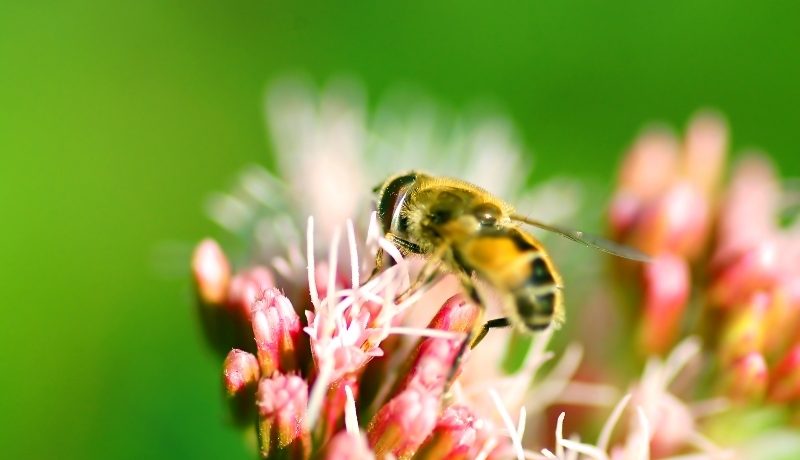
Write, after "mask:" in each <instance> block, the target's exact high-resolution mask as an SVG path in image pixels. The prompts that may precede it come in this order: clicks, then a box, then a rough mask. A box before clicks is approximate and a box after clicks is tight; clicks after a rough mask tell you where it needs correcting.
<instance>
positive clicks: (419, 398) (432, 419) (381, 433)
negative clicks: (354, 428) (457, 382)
mask: <svg viewBox="0 0 800 460" xmlns="http://www.w3.org/2000/svg"><path fill="white" fill-rule="evenodd" d="M439 405H440V401H439V398H438V397H436V396H434V395H432V394H430V393H429V392H428V391H425V390H420V389H413V388H410V389H408V390H406V391H404V392H402V393H400V394H399V395H397V396H395V397H394V398H393V399H392V400H391V401H389V402H388V403H386V404H385V405H384V406H383V407H381V408H380V410H378V413H377V414H375V417H374V418H373V419H372V422H370V425H369V430H368V433H367V439H368V440H369V444H370V446H372V448H373V449H374V450H375V453H376V454H377V456H378V458H382V457H383V456H385V455H386V454H387V453H392V454H394V455H395V456H397V457H400V458H407V457H410V456H411V455H413V454H414V452H415V451H416V450H417V448H418V447H419V446H420V444H422V442H423V441H424V440H425V438H427V437H428V434H430V432H431V431H432V430H433V427H434V426H436V419H437V417H438V412H439Z"/></svg>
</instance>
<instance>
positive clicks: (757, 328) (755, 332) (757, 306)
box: [719, 293, 770, 365]
mask: <svg viewBox="0 0 800 460" xmlns="http://www.w3.org/2000/svg"><path fill="white" fill-rule="evenodd" d="M769 304H770V296H769V295H767V294H763V293H758V294H755V295H753V296H752V297H751V298H750V301H749V302H748V303H746V304H744V305H741V306H739V307H736V310H735V311H734V312H733V313H732V315H731V317H730V318H729V319H728V321H727V323H726V324H725V325H724V328H723V332H722V338H721V340H720V343H719V353H720V359H721V360H722V362H723V364H724V365H731V363H733V362H735V361H736V360H738V359H739V358H742V357H744V356H746V355H748V354H749V353H752V352H758V353H761V352H762V351H763V349H764V334H765V330H764V316H765V313H766V311H767V308H769Z"/></svg>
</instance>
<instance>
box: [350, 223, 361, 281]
mask: <svg viewBox="0 0 800 460" xmlns="http://www.w3.org/2000/svg"><path fill="white" fill-rule="evenodd" d="M347 243H348V245H349V247H350V286H351V287H352V288H353V289H356V288H358V286H359V283H360V280H359V279H358V278H359V275H360V273H359V271H360V269H361V267H360V266H359V263H358V249H357V248H356V231H355V229H354V228H353V221H352V220H351V219H347Z"/></svg>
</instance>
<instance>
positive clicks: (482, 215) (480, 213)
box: [472, 203, 502, 226]
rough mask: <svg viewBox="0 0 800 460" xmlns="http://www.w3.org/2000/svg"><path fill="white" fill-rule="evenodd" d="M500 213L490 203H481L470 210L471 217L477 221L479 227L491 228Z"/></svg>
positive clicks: (498, 209)
mask: <svg viewBox="0 0 800 460" xmlns="http://www.w3.org/2000/svg"><path fill="white" fill-rule="evenodd" d="M501 212H502V211H500V208H498V207H497V206H495V205H493V204H491V203H482V204H479V205H478V206H476V207H475V209H473V210H472V215H473V216H475V218H476V219H478V222H480V224H481V225H483V226H491V225H495V224H496V223H497V219H499V218H500V213H501Z"/></svg>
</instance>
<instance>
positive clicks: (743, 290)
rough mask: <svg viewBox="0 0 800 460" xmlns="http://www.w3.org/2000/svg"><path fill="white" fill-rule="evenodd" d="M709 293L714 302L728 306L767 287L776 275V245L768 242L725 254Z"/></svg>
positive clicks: (776, 277) (773, 281)
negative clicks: (735, 253)
mask: <svg viewBox="0 0 800 460" xmlns="http://www.w3.org/2000/svg"><path fill="white" fill-rule="evenodd" d="M718 265H721V268H719V269H718V270H717V272H716V274H715V275H714V281H713V283H712V285H711V291H710V293H709V295H710V297H711V301H712V303H713V304H714V305H718V306H722V307H726V306H727V307H730V306H732V305H735V304H736V303H739V302H741V301H742V300H744V299H747V298H748V297H749V296H750V295H752V294H753V293H754V292H756V291H759V290H765V289H769V288H771V287H772V286H773V285H774V284H775V283H776V280H777V279H778V277H779V276H780V272H781V267H780V264H779V260H778V247H777V246H776V244H775V243H774V242H772V241H762V242H761V243H760V244H758V245H757V246H755V247H753V248H751V249H749V250H747V251H744V252H741V253H739V254H737V255H735V256H729V259H728V260H727V261H726V262H723V263H720V264H718Z"/></svg>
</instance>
